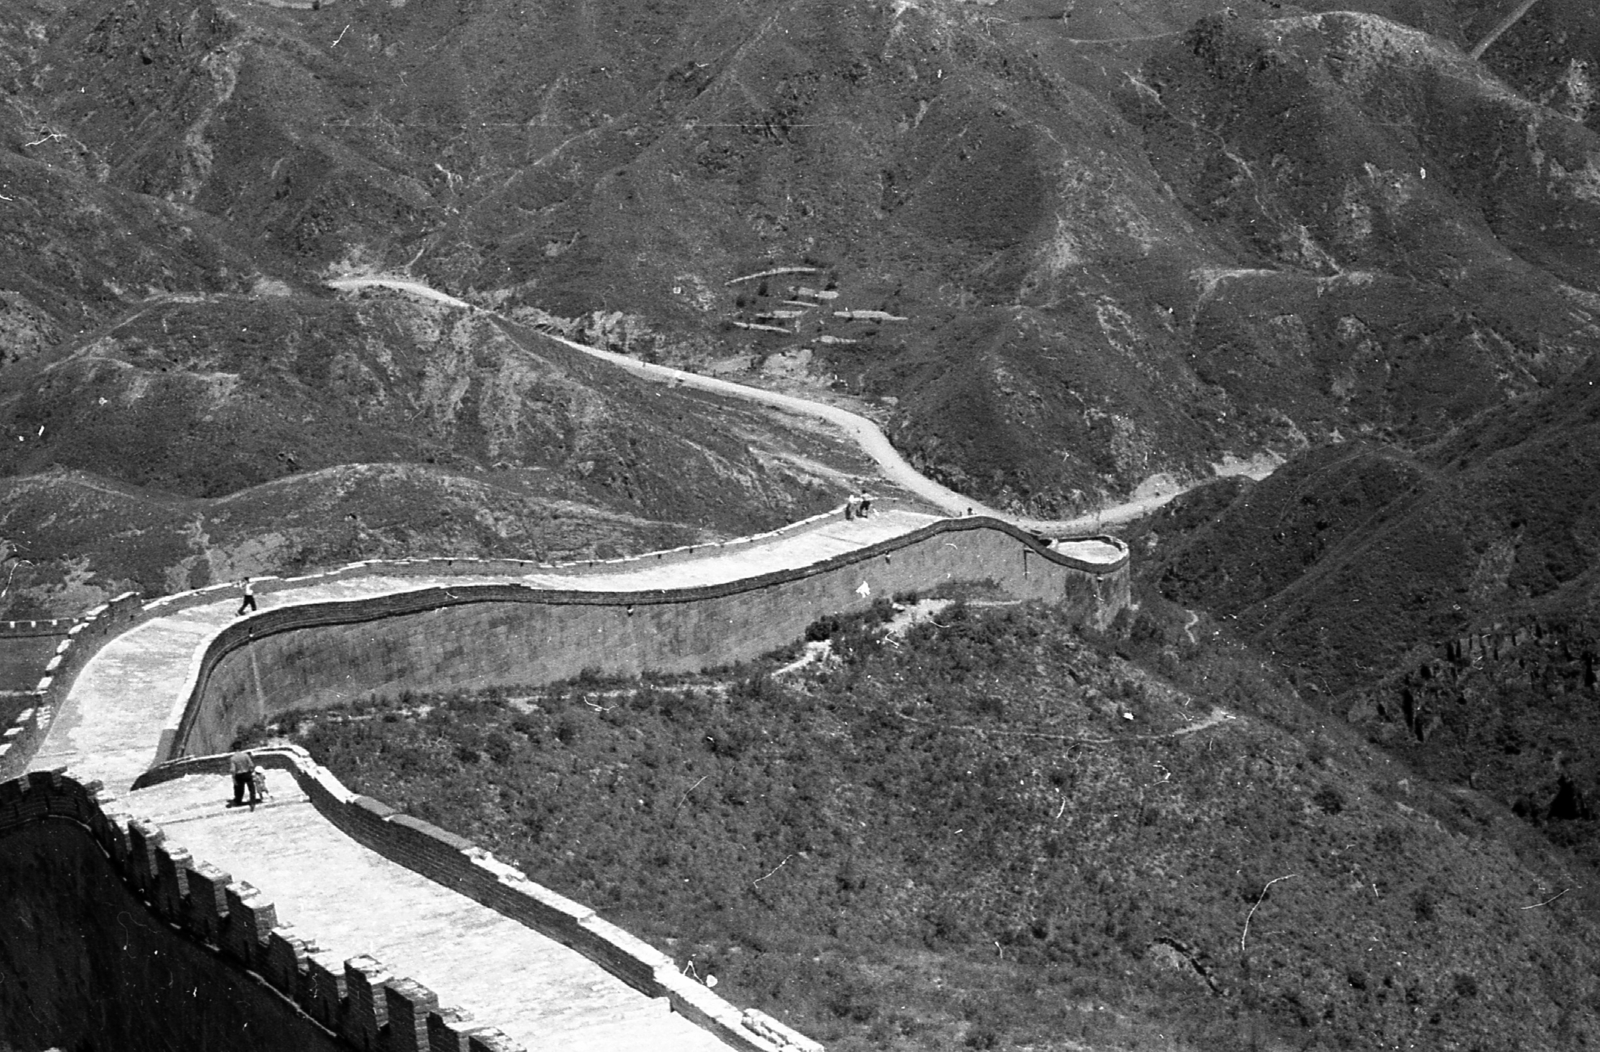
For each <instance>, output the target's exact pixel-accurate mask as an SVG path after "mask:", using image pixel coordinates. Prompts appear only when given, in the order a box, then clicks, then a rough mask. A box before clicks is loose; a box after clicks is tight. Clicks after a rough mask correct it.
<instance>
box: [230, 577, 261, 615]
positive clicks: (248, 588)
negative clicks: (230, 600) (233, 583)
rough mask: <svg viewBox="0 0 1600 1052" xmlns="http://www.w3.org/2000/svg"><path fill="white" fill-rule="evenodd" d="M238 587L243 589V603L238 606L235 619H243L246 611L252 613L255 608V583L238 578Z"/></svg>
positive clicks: (247, 579)
mask: <svg viewBox="0 0 1600 1052" xmlns="http://www.w3.org/2000/svg"><path fill="white" fill-rule="evenodd" d="M239 587H240V588H242V589H244V601H243V602H242V603H240V604H239V612H238V613H237V614H235V615H234V616H235V617H243V616H244V612H245V611H246V610H250V611H254V610H255V608H256V586H255V582H254V581H252V580H250V578H248V577H241V578H239Z"/></svg>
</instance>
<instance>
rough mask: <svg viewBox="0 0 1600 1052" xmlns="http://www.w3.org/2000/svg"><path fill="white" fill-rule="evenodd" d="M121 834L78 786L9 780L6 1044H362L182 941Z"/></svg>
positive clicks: (2, 1018)
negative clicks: (137, 877)
mask: <svg viewBox="0 0 1600 1052" xmlns="http://www.w3.org/2000/svg"><path fill="white" fill-rule="evenodd" d="M114 825H115V823H114V822H113V821H112V820H110V819H108V818H107V816H106V815H105V814H104V813H103V812H102V811H101V809H100V807H99V804H98V802H97V801H96V800H95V798H94V795H93V794H92V792H90V791H89V790H87V789H86V788H85V787H84V786H81V785H79V784H78V783H77V782H75V781H72V780H71V779H68V778H62V777H60V776H54V777H53V776H51V775H48V774H35V775H32V776H30V777H29V778H27V779H19V780H17V781H13V782H7V783H4V784H0V903H4V905H5V921H4V923H3V924H0V1036H3V1037H4V1041H0V1044H5V1043H6V1042H9V1043H10V1046H8V1047H16V1048H19V1049H23V1048H51V1047H61V1048H99V1049H111V1048H115V1049H127V1050H129V1052H142V1050H147V1049H148V1050H150V1052H157V1050H166V1049H173V1048H196V1049H199V1048H227V1049H230V1050H233V1049H237V1050H239V1052H300V1050H302V1049H303V1050H307V1052H335V1050H345V1049H349V1048H352V1047H354V1046H352V1045H350V1044H348V1043H346V1042H344V1041H341V1040H340V1039H339V1038H338V1037H337V1036H335V1034H334V1033H332V1032H330V1031H329V1030H328V1029H326V1028H324V1027H322V1026H319V1025H318V1024H316V1023H315V1022H313V1021H312V1020H311V1019H310V1018H309V1017H308V1016H306V1015H305V1014H304V1013H303V1012H301V1011H299V1010H298V1009H297V1008H296V1007H295V1005H294V1004H293V1003H291V1002H290V1001H288V1000H286V999H285V998H284V997H283V996H282V994H281V993H280V992H279V991H278V990H275V989H273V988H272V987H271V986H269V985H268V984H267V983H266V982H264V981H263V980H262V979H261V978H259V977H257V976H255V975H252V974H250V973H249V972H248V971H246V968H247V967H249V965H248V964H245V963H244V962H241V961H239V960H238V959H237V958H234V959H232V960H230V959H229V957H228V955H227V954H226V953H224V951H223V950H222V949H221V948H219V946H218V945H217V944H216V943H215V942H214V941H213V942H212V944H211V945H207V943H206V941H204V940H202V939H198V938H194V937H192V936H190V935H186V934H184V933H183V932H182V930H181V929H180V930H179V931H175V930H174V928H173V925H172V924H171V923H169V921H171V920H172V919H173V918H172V916H170V915H167V916H163V915H162V913H160V912H159V911H157V910H156V909H154V908H152V906H150V905H149V904H147V902H146V901H145V898H144V894H145V889H146V887H147V886H148V885H147V884H145V885H141V884H136V883H134V882H133V881H131V880H130V879H129V877H128V874H129V872H130V871H132V870H135V869H137V867H138V859H137V857H136V856H135V855H134V854H133V852H132V851H131V850H130V849H129V848H128V847H127V843H126V831H125V830H124V833H123V839H124V845H123V851H122V852H121V855H120V858H119V856H118V855H115V854H111V853H110V845H111V844H112V841H113V838H114V837H115V836H116V834H115V833H113V828H114ZM168 861H169V862H170V861H171V857H170V856H168ZM224 882H225V878H224ZM218 892H219V895H220V894H222V889H218ZM234 894H235V897H236V898H237V895H238V892H237V890H236V891H235V892H234ZM178 901H179V902H180V903H181V901H182V900H181V899H180V900H178ZM269 909H270V907H269ZM239 915H240V917H243V910H242V909H241V911H240V914H239Z"/></svg>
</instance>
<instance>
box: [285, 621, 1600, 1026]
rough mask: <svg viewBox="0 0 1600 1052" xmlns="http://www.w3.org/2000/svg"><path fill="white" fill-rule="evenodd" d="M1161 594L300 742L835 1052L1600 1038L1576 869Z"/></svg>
mask: <svg viewBox="0 0 1600 1052" xmlns="http://www.w3.org/2000/svg"><path fill="white" fill-rule="evenodd" d="M1145 606H1146V609H1145V612H1144V613H1143V614H1141V615H1140V617H1139V618H1138V619H1137V622H1136V623H1135V624H1134V625H1132V626H1131V633H1130V634H1129V635H1127V636H1123V637H1121V638H1107V639H1102V638H1098V637H1093V636H1090V637H1083V636H1080V635H1079V634H1077V633H1076V632H1075V630H1073V629H1071V628H1067V627H1064V626H1063V625H1061V624H1060V622H1059V619H1058V618H1057V617H1056V616H1054V615H1053V614H1052V612H1050V611H1049V610H1048V609H1045V608H1036V607H1021V606H1015V605H1010V606H1007V605H1005V604H1000V605H999V606H998V607H996V606H995V605H994V604H992V603H988V604H986V603H983V602H981V601H980V602H974V603H972V604H970V605H961V604H957V605H955V606H948V607H944V608H942V609H937V610H933V611H925V613H924V617H925V618H926V619H925V620H923V621H922V622H921V623H919V624H916V625H914V626H913V627H910V628H909V629H904V628H902V629H901V632H900V634H899V635H898V636H897V637H895V638H892V639H891V638H889V637H886V636H885V635H884V634H883V630H882V626H881V625H878V624H876V623H875V622H876V620H877V619H876V617H868V618H866V619H853V620H846V621H843V622H837V621H830V622H827V623H824V624H819V625H818V626H817V631H816V632H814V633H812V634H813V635H828V634H830V633H831V643H832V656H831V658H828V659H825V660H823V661H822V662H820V663H814V664H812V665H810V666H808V667H806V668H804V669H801V670H797V671H791V672H788V673H777V672H775V671H774V669H775V668H777V667H778V666H779V664H780V663H781V662H782V661H783V659H784V658H786V657H788V656H789V655H775V656H774V657H773V659H772V660H770V661H765V662H762V663H759V664H758V665H755V666H752V667H748V668H742V669H736V670H731V671H730V672H729V674H726V675H721V676H706V677H693V678H689V679H661V678H656V679H651V680H649V681H647V682H638V681H634V682H617V683H612V682H603V681H598V680H592V679H591V680H579V681H576V682H573V683H567V684H560V685H556V686H554V687H549V688H530V689H527V690H522V691H510V692H494V693H490V694H487V695H476V696H462V697H450V698H444V697H433V696H427V697H423V696H416V697H412V696H403V697H400V698H397V699H390V700H388V701H386V702H382V703H377V704H373V705H368V706H363V707H360V708H358V709H356V710H354V711H351V712H341V713H334V714H331V715H328V716H319V717H316V718H315V719H314V722H313V721H312V720H311V718H307V720H306V722H304V723H301V724H300V725H299V726H298V727H284V728H279V729H280V730H285V731H290V730H292V731H293V732H294V733H295V734H296V735H297V736H298V739H299V740H300V741H302V742H303V743H304V744H306V745H307V746H308V747H309V748H310V749H311V750H312V751H313V753H314V754H315V755H316V757H317V759H318V760H319V761H320V762H323V763H326V764H329V765H331V766H332V768H333V769H334V770H335V771H336V772H337V773H338V775H339V776H340V778H341V779H344V780H345V781H347V782H348V783H349V784H351V785H352V786H353V787H356V788H357V789H358V791H361V792H366V793H371V794H373V795H376V796H377V797H379V798H380V799H383V800H385V801H387V802H389V803H391V804H393V805H395V806H398V807H401V808H403V809H405V810H407V811H410V812H411V813H414V814H417V815H420V816H423V817H425V818H427V819H428V820H431V821H434V822H437V823H440V824H442V825H444V826H445V827H447V828H450V829H454V830H457V831H459V832H461V833H462V834H464V835H467V836H470V837H472V838H473V839H475V840H477V841H478V842H479V843H481V844H483V845H484V846H486V847H488V848H490V849H491V850H492V851H494V852H495V853H496V855H497V856H499V857H501V858H507V859H513V860H515V861H516V863H517V864H518V865H520V866H521V867H523V868H524V869H525V870H526V871H527V872H528V873H529V874H530V875H532V876H534V878H535V879H537V880H539V881H541V882H543V883H545V884H547V885H549V886H552V887H554V888H556V889H557V890H559V891H561V892H563V893H565V894H568V895H572V896H574V897H576V898H577V899H579V900H580V901H583V902H586V903H590V904H592V905H594V906H595V907H596V908H598V909H600V910H601V911H602V912H603V913H604V914H605V915H606V916H608V917H610V918H611V919H613V920H615V921H617V922H618V923H620V924H622V925H623V926H624V927H626V928H627V929H628V930H630V931H634V932H637V933H639V934H640V935H642V936H644V937H645V938H647V939H649V940H650V941H652V942H653V943H655V944H656V945H657V946H659V947H660V948H662V949H663V950H666V951H667V952H670V953H672V954H673V955H674V957H675V958H676V959H677V960H678V961H680V962H681V963H683V965H684V966H685V967H691V966H692V968H693V969H694V971H693V974H695V975H696V976H698V977H700V978H702V979H705V978H706V977H708V976H714V977H715V978H716V980H717V981H718V991H719V992H723V991H727V992H728V994H729V996H731V997H732V998H733V999H734V1000H735V1002H737V1003H742V1004H754V1005H759V1006H761V1007H763V1008H765V1009H766V1010H767V1011H770V1012H774V1013H776V1014H778V1015H780V1016H782V1017H785V1018H787V1019H788V1020H790V1021H791V1022H792V1023H793V1024H794V1025H797V1026H799V1027H800V1028H801V1029H802V1030H803V1031H805V1032H807V1033H809V1034H811V1035H813V1036H815V1037H817V1038H819V1039H821V1040H823V1041H825V1042H826V1043H827V1044H828V1046H829V1047H830V1048H834V1049H838V1050H841V1052H844V1050H855V1049H907V1050H909V1049H923V1048H979V1049H982V1048H1012V1047H1016V1048H1031V1049H1038V1050H1047V1049H1060V1050H1081V1049H1086V1048H1092V1049H1125V1048H1126V1049H1131V1048H1142V1047H1158V1048H1170V1049H1196V1050H1199V1049H1224V1048H1229V1049H1231V1048H1272V1049H1290V1048H1329V1049H1331V1048H1382V1047H1396V1046H1399V1047H1426V1048H1503V1049H1518V1048H1525V1049H1530V1050H1531V1049H1539V1048H1557V1047H1560V1048H1574V1047H1581V1046H1582V1045H1583V1044H1584V1043H1585V1042H1586V1041H1591V1040H1593V1039H1594V1037H1595V1036H1596V1024H1597V1020H1596V1016H1595V1010H1594V1006H1593V996H1594V994H1593V991H1594V979H1593V974H1592V969H1593V968H1594V967H1595V965H1596V964H1597V963H1600V962H1597V961H1596V960H1595V957H1594V954H1595V951H1594V933H1593V931H1592V925H1593V920H1592V909H1593V905H1592V904H1593V898H1592V896H1593V893H1592V892H1591V891H1584V890H1582V888H1581V887H1575V885H1587V884H1591V883H1592V882H1591V881H1589V880H1588V879H1587V878H1586V877H1585V876H1584V873H1585V872H1587V869H1586V867H1584V866H1583V865H1581V864H1579V863H1577V862H1576V861H1574V860H1573V859H1572V858H1571V857H1570V856H1568V855H1567V854H1566V853H1565V852H1564V851H1562V850H1560V849H1556V848H1553V847H1551V846H1550V845H1548V844H1544V843H1542V842H1541V841H1540V840H1539V839H1538V838H1537V837H1532V836H1530V835H1528V834H1527V833H1526V832H1525V831H1524V828H1523V826H1522V823H1521V822H1519V821H1518V820H1517V819H1516V818H1515V817H1513V816H1512V814H1511V812H1510V811H1509V809H1507V808H1506V807H1504V806H1502V805H1499V804H1497V803H1496V802H1494V801H1493V800H1492V799H1491V798H1488V797H1486V796H1483V795H1481V794H1478V793H1475V792H1472V791H1470V790H1460V791H1456V790H1441V789H1436V788H1433V787H1431V786H1430V785H1429V783H1427V782H1426V781H1425V780H1421V779H1418V778H1416V776H1415V775H1414V774H1413V773H1411V772H1410V771H1408V770H1407V768H1406V767H1405V765H1404V764H1402V763H1399V762H1396V761H1395V760H1394V759H1392V758H1391V757H1389V756H1387V755H1385V753H1384V752H1383V751H1382V750H1380V749H1376V748H1374V747H1372V746H1370V745H1368V744H1366V743H1364V742H1362V741H1361V740H1360V739H1359V737H1357V736H1354V735H1351V734H1349V733H1348V732H1347V731H1345V730H1344V729H1343V728H1341V727H1340V726H1338V725H1337V724H1336V723H1330V722H1329V721H1327V720H1326V719H1325V718H1324V717H1323V716H1322V714H1321V713H1320V712H1318V711H1317V709H1316V707H1315V705H1314V704H1307V703H1306V702H1304V701H1302V700H1301V699H1300V698H1299V697H1298V696H1297V695H1296V693H1295V692H1294V690H1293V689H1292V688H1291V687H1290V686H1289V685H1288V684H1287V683H1285V682H1283V681H1282V680H1281V679H1278V678H1276V677H1275V676H1273V675H1270V674H1265V673H1263V672H1262V671H1261V666H1260V662H1259V660H1258V658H1257V657H1256V656H1255V655H1254V654H1252V653H1251V652H1250V651H1248V650H1244V649H1241V648H1239V647H1237V646H1235V645H1233V644H1228V643H1225V642H1223V641H1220V640H1218V639H1215V638H1213V637H1212V636H1211V635H1210V633H1204V634H1201V635H1197V636H1196V639H1195V641H1194V642H1192V643H1191V642H1189V640H1188V636H1187V635H1186V632H1185V630H1184V628H1183V620H1182V611H1181V610H1177V609H1175V608H1171V607H1168V606H1166V605H1164V604H1162V603H1161V602H1160V601H1159V600H1155V599H1149V600H1146V603H1145ZM889 612H890V611H889V610H888V604H884V609H883V610H882V611H881V612H880V613H881V614H884V615H886V614H888V613H889ZM930 614H931V616H929V615H930ZM1124 714H1126V716H1125V715H1124ZM1563 891H1565V892H1567V893H1566V894H1564V895H1563V894H1561V893H1562V892H1563ZM1556 896H1559V898H1557V901H1555V902H1549V903H1545V904H1543V905H1540V904H1541V903H1543V902H1544V900H1547V899H1551V898H1552V897H1556Z"/></svg>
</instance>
